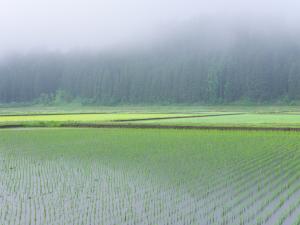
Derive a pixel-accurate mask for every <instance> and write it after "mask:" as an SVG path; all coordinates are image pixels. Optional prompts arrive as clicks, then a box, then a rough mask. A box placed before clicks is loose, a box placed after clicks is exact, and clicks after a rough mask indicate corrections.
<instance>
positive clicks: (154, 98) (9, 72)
mask: <svg viewBox="0 0 300 225" xmlns="http://www.w3.org/2000/svg"><path fill="white" fill-rule="evenodd" d="M212 35H213V34H212ZM203 36H204V37H203ZM222 38H223V37H220V38H211V36H209V35H208V36H207V35H206V36H205V35H203V33H201V32H200V33H198V34H197V35H194V36H192V37H190V36H189V35H186V36H183V37H181V38H177V39H174V40H172V41H167V42H164V43H160V44H157V45H156V46H153V47H152V48H149V49H147V50H141V51H138V50H135V51H132V52H130V51H123V52H122V51H120V52H118V51H115V52H114V53H113V52H112V53H107V54H106V53H91V52H90V53H88V52H75V53H74V52H73V53H66V54H62V53H40V54H29V55H15V56H12V57H9V58H5V59H4V60H2V61H1V62H0V103H11V102H16V103H21V102H38V103H44V104H52V103H55V102H59V101H66V102H71V101H77V100H78V101H81V102H83V103H89V104H123V103H124V104H135V103H145V104H160V103H164V104H176V103H199V104H202V103H203V104H226V103H233V102H256V103H257V102H274V101H285V102H293V101H298V100H300V47H299V45H298V43H297V42H296V41H295V40H291V39H288V38H274V37H270V36H266V37H265V36H262V35H255V34H254V35H253V34H252V35H249V34H247V35H245V34H242V35H240V36H235V38H234V39H230V40H231V41H229V40H227V41H224V42H222Z"/></svg>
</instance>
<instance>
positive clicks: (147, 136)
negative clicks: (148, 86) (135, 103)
mask: <svg viewBox="0 0 300 225" xmlns="http://www.w3.org/2000/svg"><path fill="white" fill-rule="evenodd" d="M177 117H178V118H177ZM191 117H192V118H191ZM72 124H74V126H75V125H80V124H81V125H85V124H91V125H93V124H94V125H99V126H100V127H101V125H107V124H108V125H110V126H112V127H114V126H115V129H108V128H106V129H105V128H99V129H91V128H78V127H76V128H75V127H74V128H63V127H61V126H64V125H72ZM5 125H17V126H19V125H22V126H23V128H14V129H0V162H1V163H0V224H17V225H21V224H31V225H39V224H95V225H96V224H97V225H98V224H105V225H120V224H122V225H123V224H124V225H126V224H128V225H129V224H135V225H139V224H151V225H156V224H163V225H165V224H168V225H175V224H176V225H177V224H184V225H186V224H187V225H198V224H200V225H202V224H204V225H214V224H217V225H235V224H236V225H246V224H249V225H252V224H255V225H263V224H266V225H268V224H269V225H299V224H300V142H299V138H300V133H299V132H296V131H295V132H291V131H288V132H287V131H245V130H244V131H242V130H236V131H229V130H226V131H221V130H189V129H187V128H188V127H199V128H201V127H206V128H210V127H219V128H220V129H221V128H223V127H236V128H248V127H256V128H276V129H277V128H300V113H298V112H297V110H295V109H292V108H276V107H275V108H272V107H265V108H263V107H261V108H255V109H251V110H250V109H249V108H247V107H245V108H243V107H239V108H238V107H224V109H221V108H218V107H215V108H214V107H203V108H201V107H183V108H181V109H180V108H177V107H162V108H159V107H158V108H156V107H153V108H151V107H150V108H142V107H133V108H126V107H119V108H109V107H108V108H86V109H82V110H80V109H78V108H74V109H68V110H66V109H62V108H60V109H59V108H55V109H53V108H52V109H47V108H45V109H42V108H36V109H28V110H26V111H25V110H24V111H23V113H22V112H21V110H20V109H16V108H5V109H1V108H0V127H1V126H2V128H4V127H5ZM128 125H136V126H137V127H141V128H147V126H153V125H154V126H157V127H158V128H161V129H138V128H134V129H128V128H126V126H128ZM37 126H40V127H41V128H38V127H37ZM117 126H118V127H121V128H117ZM24 127H25V128H24ZM49 127H52V128H49ZM55 127H56V128H55ZM170 127H171V128H180V127H186V129H184V130H182V129H181V130H176V129H163V128H170ZM219 128H218V129H219Z"/></svg>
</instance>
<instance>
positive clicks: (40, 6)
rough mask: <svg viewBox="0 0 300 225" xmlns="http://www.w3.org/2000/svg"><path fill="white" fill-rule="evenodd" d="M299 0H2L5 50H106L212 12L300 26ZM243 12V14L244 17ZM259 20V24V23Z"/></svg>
mask: <svg viewBox="0 0 300 225" xmlns="http://www.w3.org/2000/svg"><path fill="white" fill-rule="evenodd" d="M299 2H300V1H297V0H281V1H280V0H0V43H1V44H0V54H1V53H2V54H3V52H6V51H28V50H36V49H46V50H70V49H72V50H73V49H77V48H81V49H85V48H91V49H101V48H107V47H112V46H115V45H122V44H128V43H130V42H131V43H132V42H135V41H137V42H138V41H141V40H147V39H148V38H149V37H151V38H152V37H155V36H159V35H161V31H162V30H164V29H165V28H167V27H168V26H175V25H176V24H179V23H180V22H182V21H189V20H195V19H197V18H203V17H205V16H207V15H209V16H210V17H215V18H219V19H220V18H223V17H233V18H235V19H237V20H239V19H241V21H243V19H249V18H250V19H255V18H260V17H261V18H263V17H266V18H267V17H273V18H275V19H278V21H281V22H284V23H286V24H287V25H289V26H291V27H293V29H298V25H299V24H300V20H299V18H300V17H299V16H298V14H300V13H299V12H300V3H299ZM243 17H244V18H243ZM258 25H259V24H258Z"/></svg>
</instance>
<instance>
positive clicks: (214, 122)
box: [134, 113, 300, 127]
mask: <svg viewBox="0 0 300 225" xmlns="http://www.w3.org/2000/svg"><path fill="white" fill-rule="evenodd" d="M134 123H139V124H157V125H179V126H241V127H300V113H299V114H291V113H290V114H275V113H271V114H259V113H256V114H248V113H247V114H239V115H224V116H218V117H214V116H211V117H202V118H201V117H198V118H181V119H165V120H148V121H142V122H141V121H136V122H134Z"/></svg>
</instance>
